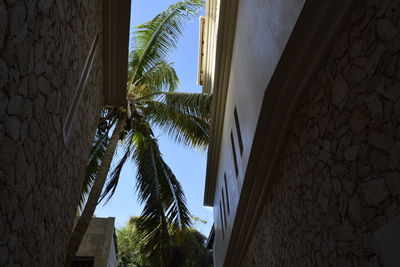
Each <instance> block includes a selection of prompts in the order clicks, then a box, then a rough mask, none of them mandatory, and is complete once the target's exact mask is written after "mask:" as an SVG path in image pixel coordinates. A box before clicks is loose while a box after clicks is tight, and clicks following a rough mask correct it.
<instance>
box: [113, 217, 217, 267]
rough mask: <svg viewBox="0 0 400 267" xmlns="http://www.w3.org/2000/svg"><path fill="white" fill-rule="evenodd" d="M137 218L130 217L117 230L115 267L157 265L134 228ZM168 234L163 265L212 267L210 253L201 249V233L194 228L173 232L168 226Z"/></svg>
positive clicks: (203, 244) (137, 229)
mask: <svg viewBox="0 0 400 267" xmlns="http://www.w3.org/2000/svg"><path fill="white" fill-rule="evenodd" d="M141 219H142V218H141V217H131V219H130V220H129V222H128V223H127V225H126V226H125V227H124V228H122V229H118V230H117V242H118V266H122V267H134V266H142V267H150V266H160V265H159V263H158V262H154V260H153V259H152V257H151V254H149V253H148V252H147V251H146V249H144V246H145V245H144V242H143V240H142V239H141V238H140V237H141V233H140V228H139V227H138V224H139V221H140V220H141ZM168 231H169V233H170V236H171V240H170V242H171V246H170V249H171V253H170V257H169V258H168V263H166V264H165V265H167V266H174V267H207V266H212V254H211V252H210V251H208V250H207V249H206V248H205V240H206V238H205V236H203V235H202V234H201V233H199V232H198V231H197V230H196V229H194V228H186V229H183V230H180V231H175V230H174V227H172V226H171V225H169V226H168Z"/></svg>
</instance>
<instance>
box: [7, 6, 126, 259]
mask: <svg viewBox="0 0 400 267" xmlns="http://www.w3.org/2000/svg"><path fill="white" fill-rule="evenodd" d="M129 16H130V1H129V0H124V1H118V2H117V3H116V2H114V1H108V0H104V1H94V0H88V1H74V0H71V1H52V0H42V1H22V0H21V1H3V0H1V1H0V151H1V153H0V265H1V266H62V264H63V261H64V257H65V253H66V248H67V245H68V240H69V236H70V234H71V231H72V226H73V221H74V218H75V213H76V207H77V204H78V200H79V194H80V188H81V185H82V180H83V174H84V169H85V165H86V161H87V156H88V153H89V149H90V146H91V142H92V140H93V136H94V132H95V129H96V125H97V119H98V116H99V111H100V107H101V106H102V105H103V104H107V105H124V98H125V92H126V72H127V53H128V34H129ZM116 60H119V64H118V65H117V64H116V62H115V61H116ZM118 68H121V69H118ZM124 70H125V71H124Z"/></svg>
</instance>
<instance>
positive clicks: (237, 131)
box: [233, 107, 243, 156]
mask: <svg viewBox="0 0 400 267" xmlns="http://www.w3.org/2000/svg"><path fill="white" fill-rule="evenodd" d="M233 115H234V117H235V124H236V133H237V136H238V140H239V150H240V156H242V155H243V141H242V133H241V132H240V124H239V116H238V114H237V110H236V107H235V111H234V112H233Z"/></svg>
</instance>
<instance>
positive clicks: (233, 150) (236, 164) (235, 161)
mask: <svg viewBox="0 0 400 267" xmlns="http://www.w3.org/2000/svg"><path fill="white" fill-rule="evenodd" d="M231 144H232V154H233V164H234V165H235V174H236V178H237V176H238V174H239V169H238V163H237V159H236V150H235V141H234V140H233V133H232V131H231Z"/></svg>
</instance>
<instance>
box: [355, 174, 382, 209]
mask: <svg viewBox="0 0 400 267" xmlns="http://www.w3.org/2000/svg"><path fill="white" fill-rule="evenodd" d="M361 191H362V193H363V195H364V198H365V200H366V202H367V204H368V205H370V206H377V205H378V204H380V203H381V202H382V201H383V200H384V199H385V198H386V197H387V196H388V189H387V188H386V185H385V181H384V180H383V179H374V180H371V181H368V182H365V183H363V184H361Z"/></svg>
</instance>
